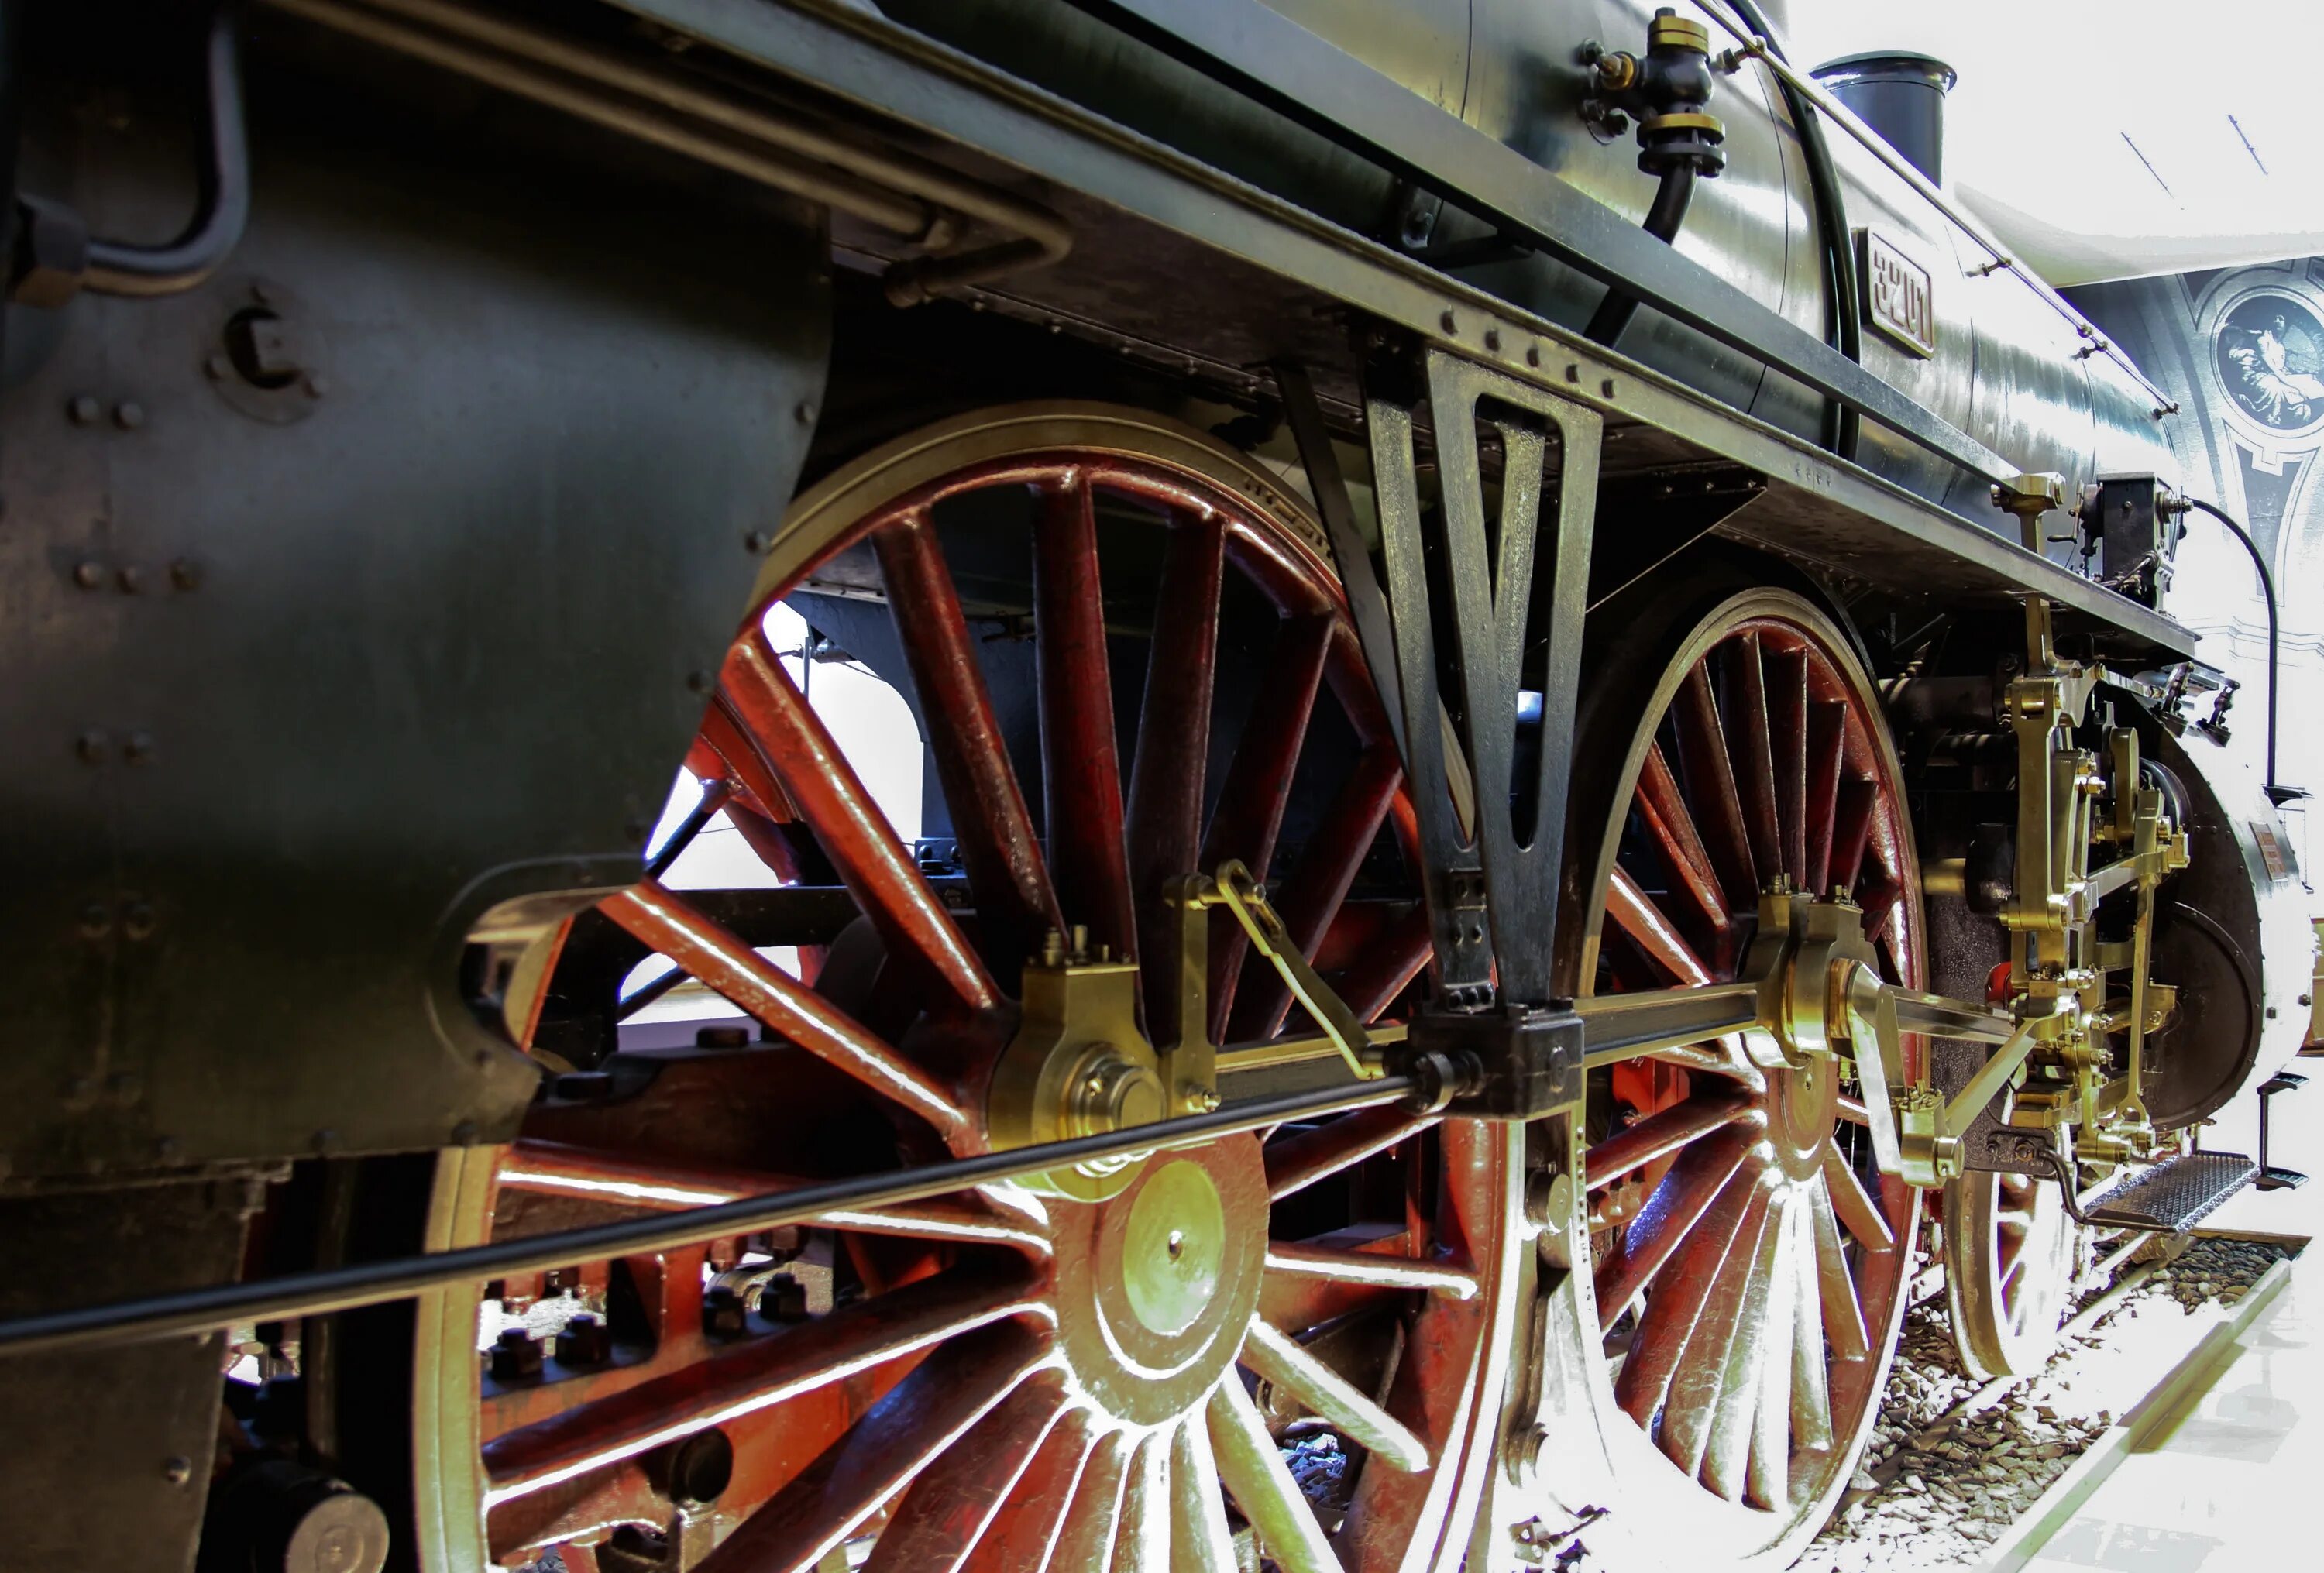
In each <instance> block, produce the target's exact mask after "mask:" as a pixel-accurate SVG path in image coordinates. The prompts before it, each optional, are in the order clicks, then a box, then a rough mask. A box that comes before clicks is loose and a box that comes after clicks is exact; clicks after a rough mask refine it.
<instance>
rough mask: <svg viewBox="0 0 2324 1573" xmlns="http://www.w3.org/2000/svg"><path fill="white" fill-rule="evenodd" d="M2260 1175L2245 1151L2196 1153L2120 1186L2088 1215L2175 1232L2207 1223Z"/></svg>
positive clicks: (2112, 1224) (2106, 1223) (2104, 1222)
mask: <svg viewBox="0 0 2324 1573" xmlns="http://www.w3.org/2000/svg"><path fill="white" fill-rule="evenodd" d="M2258 1174H2259V1165H2258V1164H2255V1163H2253V1162H2252V1161H2251V1160H2250V1159H2249V1158H2246V1157H2245V1156H2244V1155H2243V1154H2241V1153H2190V1154H2187V1155H2186V1156H2185V1157H2183V1158H2172V1159H2170V1160H2168V1161H2166V1162H2164V1163H2161V1164H2155V1165H2154V1167H2153V1168H2152V1169H2149V1170H2147V1171H2146V1172H2145V1173H2143V1174H2140V1175H2138V1176H2137V1177H2136V1178H2135V1179H2131V1180H2126V1181H2125V1182H2123V1183H2121V1184H2120V1185H2117V1186H2116V1187H2115V1188H2114V1189H2113V1190H2111V1191H2107V1193H2106V1194H2105V1195H2104V1196H2101V1197H2099V1198H2098V1200H2096V1201H2094V1202H2092V1203H2091V1204H2090V1205H2089V1209H2088V1210H2087V1216H2088V1218H2089V1221H2090V1222H2091V1223H2094V1224H2098V1225H2100V1226H2102V1227H2104V1228H2136V1229H2153V1230H2155V1231H2156V1232H2158V1233H2162V1234H2174V1235H2175V1234H2177V1233H2179V1232H2180V1231H2181V1229H2190V1228H2194V1227H2195V1226H2196V1225H2197V1224H2199V1223H2200V1222H2202V1221H2203V1219H2206V1218H2208V1217H2209V1216H2210V1213H2211V1210H2212V1209H2214V1208H2216V1207H2218V1205H2219V1203H2221V1202H2222V1201H2225V1200H2227V1198H2228V1197H2230V1196H2233V1195H2234V1194H2235V1193H2236V1191H2241V1190H2242V1189H2243V1188H2244V1187H2245V1186H2246V1185H2248V1184H2250V1183H2251V1182H2252V1181H2253V1180H2254V1179H2255V1178H2256V1177H2257V1175H2258Z"/></svg>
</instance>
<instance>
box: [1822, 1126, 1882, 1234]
mask: <svg viewBox="0 0 2324 1573" xmlns="http://www.w3.org/2000/svg"><path fill="white" fill-rule="evenodd" d="M1823 1177H1824V1182H1825V1183H1826V1184H1827V1185H1829V1186H1831V1205H1832V1209H1833V1210H1834V1211H1836V1212H1838V1213H1839V1214H1840V1224H1841V1227H1843V1228H1846V1229H1847V1230H1848V1232H1849V1234H1851V1235H1853V1236H1855V1237H1856V1243H1857V1244H1858V1245H1859V1246H1863V1247H1864V1248H1865V1249H1866V1250H1867V1251H1893V1250H1895V1248H1896V1237H1895V1236H1894V1235H1892V1234H1890V1233H1889V1232H1888V1220H1887V1219H1885V1218H1882V1217H1881V1216H1880V1207H1879V1204H1878V1203H1877V1202H1876V1201H1874V1200H1872V1195H1871V1193H1870V1192H1869V1191H1866V1190H1865V1189H1864V1182H1863V1181H1861V1180H1858V1178H1857V1177H1856V1170H1855V1168H1854V1167H1853V1166H1852V1165H1851V1164H1849V1161H1848V1159H1847V1158H1846V1156H1844V1155H1843V1154H1841V1152H1840V1149H1839V1148H1838V1147H1836V1146H1829V1145H1827V1146H1826V1147H1825V1148H1824V1150H1823Z"/></svg>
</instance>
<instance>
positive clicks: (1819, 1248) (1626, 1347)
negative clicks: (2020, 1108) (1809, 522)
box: [1544, 589, 1924, 1568]
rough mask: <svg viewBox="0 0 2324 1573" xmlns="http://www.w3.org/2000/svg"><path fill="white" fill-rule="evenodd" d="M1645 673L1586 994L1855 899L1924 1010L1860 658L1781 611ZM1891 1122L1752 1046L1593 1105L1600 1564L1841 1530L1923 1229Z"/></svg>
mask: <svg viewBox="0 0 2324 1573" xmlns="http://www.w3.org/2000/svg"><path fill="white" fill-rule="evenodd" d="M1670 599H1671V601H1672V602H1673V603H1683V601H1684V599H1685V597H1684V595H1683V593H1677V594H1673V595H1672V596H1671V597H1670ZM1644 621H1652V619H1651V618H1648V619H1646V620H1644ZM1642 646H1643V647H1646V648H1653V647H1654V641H1653V639H1650V638H1647V637H1646V636H1643V635H1642V636H1641V638H1640V639H1637V640H1634V641H1633V642H1632V648H1631V649H1629V650H1628V652H1627V654H1628V658H1629V661H1628V664H1627V665H1626V666H1624V667H1620V668H1618V675H1617V678H1616V680H1615V681H1614V683H1613V685H1612V690H1613V691H1610V692H1608V693H1604V694H1601V695H1598V696H1597V699H1598V702H1597V703H1596V704H1595V705H1594V707H1592V708H1591V709H1588V710H1585V732H1584V742H1585V744H1588V745H1591V746H1594V747H1599V748H1602V749H1604V750H1606V753H1605V755H1604V756H1603V757H1604V759H1606V760H1607V761H1608V763H1606V764H1604V765H1602V766H1601V767H1600V768H1599V769H1598V771H1597V773H1596V774H1595V776H1592V775H1591V773H1590V772H1589V771H1588V770H1587V769H1586V768H1585V770H1584V772H1583V777H1582V791H1584V792H1589V791H1593V790H1594V791H1595V792H1596V793H1597V794H1598V796H1597V797H1596V802H1597V803H1598V804H1599V805H1600V807H1599V808H1598V809H1597V810H1595V811H1594V812H1600V813H1604V814H1606V817H1605V818H1603V819H1601V820H1600V821H1599V822H1598V823H1600V825H1602V826H1603V829H1602V831H1601V832H1599V834H1598V835H1597V837H1596V838H1595V844H1594V845H1585V846H1583V847H1582V848H1581V849H1579V850H1578V851H1577V856H1578V858H1579V859H1580V860H1581V868H1582V874H1581V879H1582V884H1581V887H1580V888H1581V890H1582V892H1584V893H1586V894H1587V896H1588V898H1589V900H1590V904H1591V905H1590V910H1591V914H1592V922H1591V925H1590V927H1589V931H1588V934H1587V935H1586V938H1585V939H1584V942H1583V944H1582V953H1581V961H1580V983H1581V987H1582V991H1583V992H1597V993H1602V992H1605V991H1608V990H1622V989H1666V988H1670V987H1672V986H1674V985H1680V984H1701V983H1711V982H1719V981H1724V980H1729V979H1731V978H1733V977H1735V976H1736V975H1737V969H1738V964H1739V963H1740V962H1741V961H1742V960H1743V957H1744V952H1745V951H1746V950H1747V949H1748V944H1749V942H1750V938H1751V935H1752V934H1753V932H1754V929H1755V924H1756V921H1757V913H1758V910H1759V906H1760V897H1761V896H1762V893H1763V892H1766V891H1768V890H1771V889H1774V890H1781V889H1789V890H1794V891H1812V892H1819V893H1824V894H1831V893H1839V894H1841V895H1843V896H1845V897H1846V898H1847V899H1849V901H1851V902H1853V903H1854V904H1855V905H1856V906H1858V908H1860V909H1861V923H1862V926H1863V929H1864V932H1865V933H1866V934H1867V936H1869V937H1870V939H1871V940H1872V942H1873V943H1874V947H1875V950H1876V952H1877V954H1878V956H1879V958H1880V961H1881V967H1882V970H1883V971H1884V972H1886V974H1887V975H1888V976H1889V977H1891V978H1892V979H1895V980H1898V981H1902V982H1904V983H1906V984H1908V985H1911V986H1914V987H1918V986H1920V980H1921V977H1922V972H1923V943H1924V941H1923V934H1922V927H1921V915H1920V912H1921V907H1920V897H1919V890H1918V872H1917V865H1916V864H1915V862H1914V858H1913V855H1912V851H1911V839H1910V829H1909V824H1908V821H1907V818H1906V809H1905V805H1904V796H1903V792H1902V787H1901V781H1900V778H1899V775H1898V770H1897V764H1896V759H1895V754H1894V752H1893V750H1892V749H1891V748H1890V745H1889V741H1888V737H1887V732H1886V726H1885V724H1884V723H1883V721H1882V718H1881V714H1880V710H1879V707H1878V704H1877V696H1876V695H1875V693H1874V691H1873V689H1872V686H1871V684H1870V682H1869V680H1868V678H1867V676H1866V674H1865V672H1864V670H1863V668H1862V667H1861V666H1860V664H1859V663H1858V661H1857V660H1856V658H1855V657H1854V655H1853V653H1852V651H1851V650H1850V649H1849V646H1848V644H1847V642H1846V639H1845V638H1844V637H1843V636H1842V635H1841V633H1840V630H1838V629H1837V628H1836V627H1834V626H1833V625H1832V623H1831V621H1830V620H1829V619H1828V618H1826V617H1825V616H1824V615H1823V614H1822V613H1821V612H1820V611H1819V610H1818V609H1816V608H1815V607H1814V606H1813V604H1812V603H1809V602H1807V601H1806V600H1804V599H1803V598H1802V597H1800V596H1798V595H1794V594H1792V593H1787V592H1784V591H1778V590H1771V589H1758V590H1752V591H1747V592H1745V593H1741V594H1738V595H1734V596H1732V597H1731V598H1729V599H1727V600H1725V601H1724V602H1721V603H1717V604H1715V606H1713V607H1712V608H1711V610H1709V611H1708V612H1706V613H1705V614H1703V615H1701V617H1700V618H1699V619H1698V620H1696V621H1692V624H1691V626H1687V627H1683V628H1680V629H1678V630H1674V633H1673V634H1672V635H1671V636H1669V637H1668V638H1667V639H1665V640H1664V641H1663V642H1662V644H1661V645H1660V647H1659V653H1658V654H1656V655H1655V656H1654V657H1653V658H1650V659H1647V658H1641V657H1640V655H1639V648H1640V647H1642ZM1624 683H1627V684H1629V685H1633V686H1630V687H1623V686H1621V685H1622V684H1624ZM1592 722H1594V723H1595V726H1596V731H1594V732H1593V731H1590V730H1588V729H1589V728H1590V726H1591V723H1592ZM1613 761H1619V764H1618V767H1617V766H1616V765H1615V764H1614V763H1613ZM1577 812H1580V813H1583V814H1587V813H1589V812H1593V811H1592V810H1588V809H1582V810H1578V811H1577ZM1577 823H1580V822H1579V821H1577ZM1908 1052H1913V1053H1917V1045H1911V1046H1910V1047H1909V1048H1908ZM1863 1119H1864V1111H1863V1106H1862V1103H1861V1102H1860V1100H1859V1099H1858V1096H1857V1087H1856V1082H1855V1081H1854V1077H1853V1071H1852V1067H1849V1065H1848V1064H1847V1063H1846V1062H1841V1061H1836V1060H1832V1059H1829V1058H1823V1059H1819V1060H1817V1061H1815V1062H1812V1063H1811V1064H1810V1065H1809V1066H1808V1067H1807V1068H1806V1069H1803V1070H1791V1069H1775V1070H1766V1069H1762V1068H1761V1067H1759V1066H1758V1065H1757V1064H1754V1063H1753V1062H1752V1061H1751V1059H1750V1058H1749V1056H1748V1054H1747V1053H1744V1051H1743V1048H1742V1045H1741V1044H1740V1043H1739V1041H1725V1042H1716V1043H1710V1044H1701V1045H1698V1046H1696V1047H1694V1048H1691V1049H1686V1050H1681V1051H1676V1052H1674V1053H1667V1054H1663V1055H1657V1056H1655V1057H1654V1058H1652V1059H1645V1060H1637V1061H1631V1062H1623V1063H1618V1064H1616V1065H1614V1066H1611V1067H1609V1069H1608V1070H1606V1071H1603V1072H1597V1073H1595V1074H1594V1075H1593V1078H1592V1083H1591V1100H1590V1106H1589V1116H1588V1124H1589V1131H1588V1145H1587V1146H1586V1150H1585V1151H1584V1153H1583V1155H1582V1159H1581V1162H1580V1164H1579V1165H1578V1167H1579V1169H1580V1171H1581V1173H1580V1184H1579V1187H1578V1190H1579V1192H1580V1194H1581V1195H1582V1198H1583V1199H1584V1200H1585V1203H1586V1207H1587V1220H1586V1225H1585V1226H1584V1227H1583V1228H1582V1229H1580V1230H1577V1231H1576V1238H1575V1240H1574V1243H1573V1245H1572V1252H1571V1254H1572V1265H1573V1267H1574V1272H1573V1274H1572V1282H1571V1283H1570V1285H1569V1288H1568V1291H1567V1292H1566V1294H1565V1295H1564V1297H1563V1300H1562V1302H1555V1303H1554V1305H1553V1311H1552V1335H1551V1341H1552V1347H1551V1349H1550V1351H1549V1356H1550V1357H1549V1359H1548V1361H1547V1363H1546V1365H1545V1378H1546V1383H1547V1387H1546V1396H1545V1412H1552V1411H1553V1410H1554V1408H1555V1407H1557V1406H1561V1405H1562V1406H1563V1407H1564V1408H1565V1409H1567V1410H1569V1411H1571V1412H1574V1413H1577V1414H1578V1413H1582V1412H1594V1413H1595V1415H1596V1416H1597V1419H1598V1422H1599V1423H1598V1426H1597V1427H1596V1428H1595V1440H1583V1439H1582V1438H1581V1437H1579V1436H1568V1437H1563V1438H1561V1437H1559V1436H1558V1435H1556V1434H1555V1433H1556V1430H1557V1428H1556V1426H1555V1422H1554V1420H1552V1421H1550V1422H1549V1423H1550V1430H1551V1433H1552V1434H1551V1435H1549V1436H1548V1437H1547V1438H1545V1447H1544V1459H1545V1481H1546V1484H1547V1485H1548V1486H1549V1489H1550V1491H1551V1493H1552V1495H1553V1496H1554V1498H1555V1499H1556V1500H1557V1501H1558V1502H1560V1503H1561V1504H1564V1505H1565V1506H1566V1507H1567V1509H1568V1510H1569V1511H1570V1512H1572V1513H1574V1514H1575V1515H1576V1521H1577V1522H1587V1523H1588V1525H1589V1527H1588V1528H1587V1530H1586V1532H1585V1533H1586V1536H1587V1539H1588V1542H1589V1544H1590V1546H1591V1550H1593V1551H1600V1552H1601V1553H1602V1554H1605V1555H1608V1556H1609V1558H1610V1559H1613V1560H1614V1561H1615V1562H1616V1563H1617V1565H1621V1566H1638V1567H1653V1568H1665V1567H1678V1566H1700V1565H1711V1564H1716V1565H1722V1566H1723V1565H1729V1564H1732V1563H1734V1562H1737V1561H1738V1560H1756V1559H1762V1558H1764V1559H1766V1560H1767V1561H1768V1562H1769V1563H1770V1564H1774V1563H1778V1562H1781V1561H1782V1560H1784V1559H1787V1558H1788V1557H1790V1556H1791V1555H1793V1554H1794V1553H1795V1552H1796V1550H1797V1549H1798V1546H1799V1545H1800V1544H1801V1543H1802V1542H1803V1541H1804V1540H1805V1539H1806V1538H1807V1537H1808V1536H1810V1535H1812V1534H1813V1533H1814V1532H1815V1530H1816V1529H1817V1528H1818V1527H1819V1526H1820V1525H1821V1522H1822V1521H1823V1519H1824V1517H1825V1515H1826V1514H1827V1513H1829V1512H1830V1511H1831V1505H1832V1504H1833V1502H1834V1501H1835V1500H1836V1499H1837V1497H1838V1495H1839V1494H1840V1491H1841V1490H1842V1489H1843V1488H1844V1487H1845V1486H1846V1483H1847V1480H1848V1477H1849V1474H1850V1472H1851V1470H1852V1468H1853V1460H1854V1459H1855V1458H1856V1456H1857V1454H1858V1451H1859V1450H1860V1449H1861V1447H1862V1445H1863V1440H1864V1437H1865V1435H1866V1433H1867V1430H1868V1429H1869V1427H1870V1426H1871V1423H1872V1421H1873V1419H1874V1417H1875V1415H1876V1413H1877V1409H1878V1398H1879V1393H1880V1388H1881V1385H1882V1384H1883V1382H1884V1380H1885V1378H1886V1371H1887V1366H1888V1358H1889V1354H1890V1350H1891V1346H1892V1344H1893V1342H1894V1338H1895V1330H1896V1327H1897V1324H1898V1320H1899V1318H1900V1317H1901V1315H1902V1313H1903V1311H1904V1292H1903V1291H1904V1283H1905V1280H1906V1277H1907V1270H1908V1266H1909V1261H1910V1254H1911V1244H1912V1234H1913V1222H1914V1218H1915V1217H1916V1215H1917V1202H1916V1200H1915V1193H1914V1191H1911V1190H1910V1189H1909V1188H1907V1187H1905V1186H1904V1185H1903V1184H1901V1183H1899V1182H1895V1181H1894V1180H1890V1179H1884V1178H1883V1177H1882V1176H1881V1175H1879V1174H1878V1173H1877V1171H1876V1170H1875V1169H1874V1167H1873V1164H1872V1159H1871V1144H1870V1142H1869V1140H1868V1133H1867V1131H1866V1130H1864V1129H1863V1128H1862V1121H1863ZM1585 1287H1586V1289H1587V1292H1586V1293H1584V1292H1582V1290H1583V1289H1584V1288H1585ZM1560 1338H1564V1339H1566V1340H1570V1347H1569V1348H1559V1347H1558V1343H1559V1340H1560ZM1561 1373H1563V1374H1564V1381H1563V1384H1562V1385H1561V1384H1560V1383H1559V1376H1560V1374H1561ZM1591 1509H1596V1510H1600V1511H1599V1512H1598V1513H1591V1512H1590V1511H1589V1510H1591Z"/></svg>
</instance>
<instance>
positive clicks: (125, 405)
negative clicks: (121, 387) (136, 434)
mask: <svg viewBox="0 0 2324 1573" xmlns="http://www.w3.org/2000/svg"><path fill="white" fill-rule="evenodd" d="M113 424H114V425H115V426H117V427H119V428H121V429H122V430H124V431H135V430H136V429H137V428H139V427H141V426H143V425H144V424H145V407H144V406H143V404H140V403H138V402H137V400H134V399H124V400H122V401H121V402H120V403H118V404H116V405H115V406H114V407H113Z"/></svg>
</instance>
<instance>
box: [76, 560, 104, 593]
mask: <svg viewBox="0 0 2324 1573" xmlns="http://www.w3.org/2000/svg"><path fill="white" fill-rule="evenodd" d="M73 583H74V584H78V585H79V586H80V587H81V588H82V589H84V590H94V589H96V588H97V586H98V585H99V584H104V583H105V565H104V564H103V563H99V562H95V561H85V562H79V563H75V564H74V565H73Z"/></svg>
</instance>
